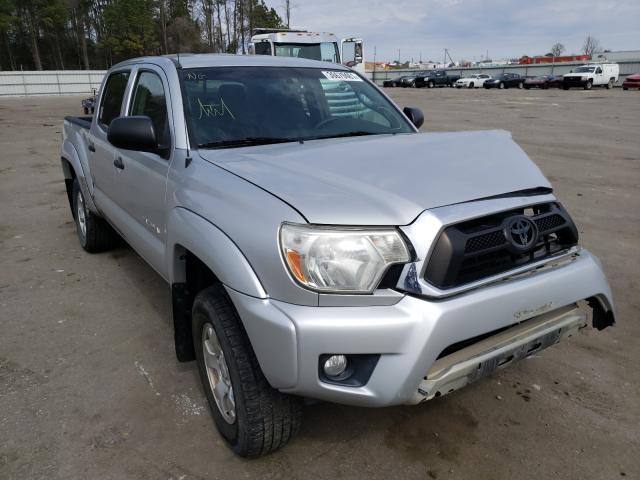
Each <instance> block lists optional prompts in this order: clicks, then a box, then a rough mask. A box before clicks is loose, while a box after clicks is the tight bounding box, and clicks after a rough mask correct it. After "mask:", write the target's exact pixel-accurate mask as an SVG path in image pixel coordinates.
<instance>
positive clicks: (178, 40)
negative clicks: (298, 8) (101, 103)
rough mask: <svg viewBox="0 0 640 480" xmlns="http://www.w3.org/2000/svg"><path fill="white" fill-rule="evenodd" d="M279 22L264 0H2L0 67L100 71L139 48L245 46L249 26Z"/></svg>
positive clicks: (155, 51)
mask: <svg viewBox="0 0 640 480" xmlns="http://www.w3.org/2000/svg"><path fill="white" fill-rule="evenodd" d="M287 11H288V10H287ZM287 16H288V15H287ZM283 26H284V23H283V21H282V18H280V16H279V15H278V13H277V12H276V10H275V9H274V8H272V7H269V6H267V5H266V3H265V1H264V0H0V36H1V38H0V70H65V69H66V70H91V69H98V70H102V69H107V68H109V67H110V66H111V65H113V64H114V63H117V62H119V61H122V60H125V59H127V58H132V57H138V56H143V55H163V54H168V53H176V52H196V53H202V52H226V53H245V52H246V46H247V43H248V42H249V39H250V37H251V31H253V29H254V28H280V27H283Z"/></svg>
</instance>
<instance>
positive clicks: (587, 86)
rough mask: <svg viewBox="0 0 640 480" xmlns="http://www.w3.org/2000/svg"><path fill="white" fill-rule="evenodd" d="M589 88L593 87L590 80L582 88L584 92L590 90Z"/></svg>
mask: <svg viewBox="0 0 640 480" xmlns="http://www.w3.org/2000/svg"><path fill="white" fill-rule="evenodd" d="M591 87H593V82H592V81H591V80H589V81H588V82H587V84H586V85H585V86H584V89H585V90H591Z"/></svg>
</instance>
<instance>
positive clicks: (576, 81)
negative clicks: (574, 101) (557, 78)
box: [562, 63, 620, 90]
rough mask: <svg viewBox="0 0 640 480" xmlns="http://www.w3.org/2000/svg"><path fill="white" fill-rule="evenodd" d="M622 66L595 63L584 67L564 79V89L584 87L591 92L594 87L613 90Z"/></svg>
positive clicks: (568, 74) (573, 71)
mask: <svg viewBox="0 0 640 480" xmlns="http://www.w3.org/2000/svg"><path fill="white" fill-rule="evenodd" d="M619 74H620V66H619V65H618V64H617V63H594V64H589V65H582V66H581V67H578V68H576V69H575V70H572V71H571V73H567V74H565V75H564V76H563V77H562V88H563V89H565V90H569V89H570V88H572V87H582V88H584V89H585V90H591V88H592V87H594V86H596V87H597V86H599V87H607V89H611V88H613V85H614V84H615V83H616V82H617V81H618V77H619Z"/></svg>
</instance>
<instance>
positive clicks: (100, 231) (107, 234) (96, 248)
mask: <svg viewBox="0 0 640 480" xmlns="http://www.w3.org/2000/svg"><path fill="white" fill-rule="evenodd" d="M72 198H73V219H74V220H75V223H76V232H77V234H78V240H80V246H82V248H84V249H85V250H86V251H87V252H89V253H98V252H104V251H105V250H110V249H111V248H113V247H115V246H116V244H117V242H118V235H117V233H116V232H115V231H114V230H113V229H112V228H111V226H110V225H109V224H108V223H107V222H106V221H105V220H104V219H103V218H101V217H99V216H98V215H96V214H95V213H93V212H92V211H91V210H89V208H88V207H87V203H86V201H85V198H84V194H83V193H82V190H81V189H80V182H78V179H77V178H75V179H74V180H73V196H72Z"/></svg>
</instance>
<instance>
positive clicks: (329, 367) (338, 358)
mask: <svg viewBox="0 0 640 480" xmlns="http://www.w3.org/2000/svg"><path fill="white" fill-rule="evenodd" d="M323 368H324V373H325V374H326V375H327V377H337V376H338V375H341V374H342V373H344V371H345V370H346V368H347V357H345V356H344V355H331V356H330V357H329V358H327V360H326V361H325V362H324V367H323Z"/></svg>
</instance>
